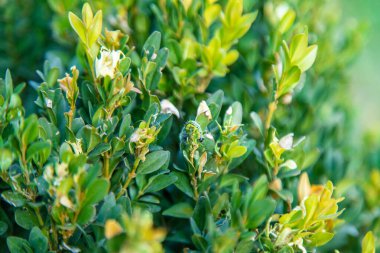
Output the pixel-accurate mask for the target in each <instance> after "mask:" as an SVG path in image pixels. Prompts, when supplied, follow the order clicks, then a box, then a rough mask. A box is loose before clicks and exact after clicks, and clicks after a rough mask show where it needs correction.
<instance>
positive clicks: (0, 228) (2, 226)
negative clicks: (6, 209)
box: [0, 221, 8, 236]
mask: <svg viewBox="0 0 380 253" xmlns="http://www.w3.org/2000/svg"><path fill="white" fill-rule="evenodd" d="M7 230H8V224H7V223H5V222H4V221H0V236H1V235H3V234H5V232H7Z"/></svg>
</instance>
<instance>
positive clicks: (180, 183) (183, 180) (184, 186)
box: [172, 171, 194, 198]
mask: <svg viewBox="0 0 380 253" xmlns="http://www.w3.org/2000/svg"><path fill="white" fill-rule="evenodd" d="M172 173H173V174H174V175H175V176H176V177H177V178H178V179H177V181H175V183H174V185H175V186H176V187H177V188H178V189H179V190H181V191H182V192H183V193H185V194H186V195H187V196H189V197H190V198H193V197H194V191H193V188H192V187H191V184H190V179H189V177H188V176H187V175H186V174H185V173H182V172H179V171H173V172H172Z"/></svg>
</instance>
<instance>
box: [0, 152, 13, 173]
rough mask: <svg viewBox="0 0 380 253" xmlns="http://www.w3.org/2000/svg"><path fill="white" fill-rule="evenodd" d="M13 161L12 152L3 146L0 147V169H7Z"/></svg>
mask: <svg viewBox="0 0 380 253" xmlns="http://www.w3.org/2000/svg"><path fill="white" fill-rule="evenodd" d="M12 162H13V156H12V152H11V151H10V150H8V149H5V148H0V170H2V171H5V170H7V169H8V168H9V167H10V166H11V165H12Z"/></svg>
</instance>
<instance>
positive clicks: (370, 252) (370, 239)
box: [362, 231, 375, 253]
mask: <svg viewBox="0 0 380 253" xmlns="http://www.w3.org/2000/svg"><path fill="white" fill-rule="evenodd" d="M362 253H375V237H374V235H373V233H372V232H371V231H370V232H368V233H367V234H366V235H365V236H364V238H363V241H362Z"/></svg>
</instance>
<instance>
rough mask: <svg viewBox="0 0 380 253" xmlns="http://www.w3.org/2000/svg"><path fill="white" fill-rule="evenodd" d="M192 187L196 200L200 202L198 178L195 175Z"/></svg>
mask: <svg viewBox="0 0 380 253" xmlns="http://www.w3.org/2000/svg"><path fill="white" fill-rule="evenodd" d="M191 185H192V186H193V190H194V199H195V200H198V198H199V193H198V183H197V178H196V177H195V175H193V176H192V179H191Z"/></svg>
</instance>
